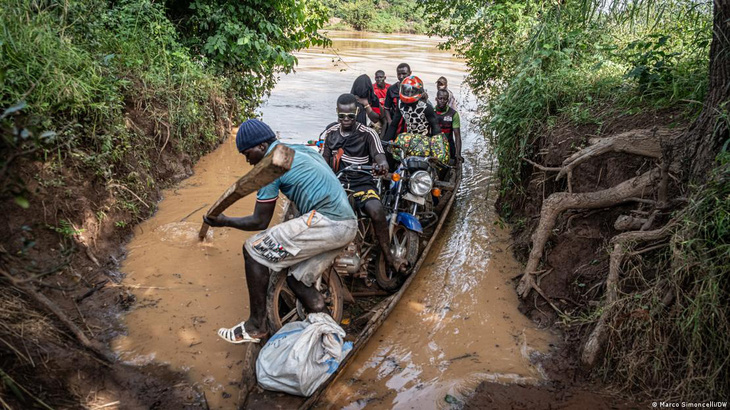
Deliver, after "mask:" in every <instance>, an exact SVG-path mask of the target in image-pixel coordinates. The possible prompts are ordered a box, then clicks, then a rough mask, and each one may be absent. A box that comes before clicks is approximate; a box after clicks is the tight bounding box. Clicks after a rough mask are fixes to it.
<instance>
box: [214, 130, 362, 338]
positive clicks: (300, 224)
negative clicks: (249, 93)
mask: <svg viewBox="0 0 730 410" xmlns="http://www.w3.org/2000/svg"><path fill="white" fill-rule="evenodd" d="M278 144H281V143H280V142H279V141H278V140H277V139H276V135H275V134H274V132H273V131H272V130H271V128H269V126H268V125H266V124H264V123H263V122H261V121H259V120H256V119H251V120H248V121H245V122H244V123H243V124H241V126H240V128H239V129H238V133H237V134H236V147H237V148H238V151H239V152H240V153H242V154H243V155H245V156H246V161H248V162H249V163H250V164H252V165H256V164H258V163H259V161H261V160H262V159H263V158H264V156H266V154H268V153H269V152H270V151H271V150H272V149H273V148H274V147H275V146H276V145H278ZM287 145H288V146H289V147H290V148H291V149H293V150H294V152H295V154H294V161H293V162H292V166H291V169H290V170H289V171H287V172H286V173H285V174H284V175H282V176H281V177H279V178H277V179H276V180H274V181H273V182H272V183H270V184H269V185H266V186H264V187H263V188H261V189H260V190H259V191H258V193H257V195H256V206H255V208H254V212H253V214H252V215H249V216H246V217H243V218H231V217H227V216H225V215H223V214H221V215H219V216H217V217H203V219H204V221H205V222H206V223H207V224H209V225H210V226H226V227H231V228H236V229H241V230H244V231H259V230H262V229H266V228H267V227H268V226H269V222H270V221H271V217H272V216H273V215H274V210H275V209H276V200H277V198H278V196H279V191H281V192H282V193H283V194H284V196H286V197H287V198H289V200H290V201H292V202H293V203H294V205H296V207H297V209H298V210H299V211H300V212H301V215H302V216H300V217H298V218H294V219H291V220H289V221H286V222H282V223H280V224H278V225H274V226H272V227H271V228H269V229H266V230H264V231H262V232H259V233H258V234H256V235H254V236H252V237H251V238H249V239H248V240H247V241H246V242H245V244H244V246H243V259H244V264H245V269H246V283H247V285H248V296H249V304H250V307H251V309H250V312H251V313H250V316H249V318H248V320H246V321H243V322H241V323H239V324H237V325H235V326H233V327H231V328H221V329H219V330H218V335H219V336H220V337H221V338H223V339H224V340H225V341H227V342H230V343H246V342H253V343H257V342H259V341H260V340H261V338H263V337H266V336H267V335H268V328H267V324H266V310H267V309H266V292H267V290H268V284H269V275H270V271H269V269H271V270H275V271H280V270H282V269H286V268H289V275H288V276H287V284H288V285H289V288H290V289H291V290H292V291H293V292H294V294H295V295H296V296H297V298H298V299H299V300H300V301H301V302H302V304H303V305H304V308H305V309H306V310H307V312H309V313H315V312H327V307H326V306H325V302H324V298H323V297H322V295H321V294H320V293H319V292H318V291H317V289H315V288H314V286H313V285H314V284H315V283H316V281H317V279H319V277H320V275H321V274H322V272H323V271H324V270H325V269H326V268H327V266H328V265H329V264H331V263H332V261H333V260H334V258H335V257H336V256H337V254H338V253H339V252H340V250H341V249H342V248H343V247H345V246H347V244H349V243H350V242H351V241H352V240H353V239H354V238H355V234H356V233H357V219H356V217H355V213H354V212H353V211H352V208H351V207H350V204H349V202H348V200H347V194H345V191H344V190H343V189H342V186H341V185H340V182H339V181H338V180H337V178H336V177H335V175H334V174H333V173H332V170H331V169H330V168H329V166H328V165H327V164H326V163H325V162H324V160H323V159H322V157H321V156H320V155H319V154H318V153H317V152H315V151H314V150H312V149H310V148H307V147H306V146H303V145H289V144H287Z"/></svg>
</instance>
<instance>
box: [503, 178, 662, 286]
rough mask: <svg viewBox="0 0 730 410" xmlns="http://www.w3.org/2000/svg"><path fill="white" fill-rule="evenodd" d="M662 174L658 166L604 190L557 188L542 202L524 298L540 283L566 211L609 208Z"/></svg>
mask: <svg viewBox="0 0 730 410" xmlns="http://www.w3.org/2000/svg"><path fill="white" fill-rule="evenodd" d="M660 176H661V172H660V170H659V169H658V168H656V169H653V170H651V171H648V172H645V173H644V174H642V175H640V176H638V177H635V178H632V179H629V180H627V181H624V182H622V183H620V184H619V185H616V186H615V187H612V188H608V189H604V190H602V191H597V192H587V193H579V194H571V193H567V192H556V193H554V194H552V195H550V196H549V197H548V198H547V199H546V200H545V202H544V203H543V205H542V210H541V211H540V224H539V225H538V227H537V229H536V230H535V233H534V234H533V235H532V250H531V251H530V257H529V259H528V260H527V266H526V267H525V272H524V274H523V275H522V279H521V280H520V283H519V285H518V286H517V294H518V295H519V296H520V297H521V298H525V297H527V295H528V294H529V293H530V291H531V290H532V289H535V288H536V287H537V283H536V281H535V277H534V275H535V272H536V271H537V267H538V265H539V263H540V259H541V258H542V253H543V250H544V249H545V244H546V243H547V240H548V238H549V236H550V233H551V232H552V230H553V228H554V227H555V222H556V220H557V218H558V216H559V215H560V214H561V213H562V212H563V211H566V210H568V209H574V208H582V209H595V208H605V207H609V206H614V205H617V204H620V203H623V202H628V201H631V199H632V198H633V197H641V196H643V195H644V194H647V193H650V192H652V191H653V189H654V185H655V183H656V182H657V181H658V180H659V178H660Z"/></svg>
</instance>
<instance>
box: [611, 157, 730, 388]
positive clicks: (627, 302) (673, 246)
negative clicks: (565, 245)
mask: <svg viewBox="0 0 730 410" xmlns="http://www.w3.org/2000/svg"><path fill="white" fill-rule="evenodd" d="M678 219H679V220H678V224H677V228H676V230H675V232H674V234H673V235H672V237H671V240H670V241H669V242H668V243H667V244H666V246H665V247H664V248H661V249H660V250H658V251H656V252H653V253H650V254H647V255H645V256H644V255H642V256H638V257H633V258H632V259H631V260H630V261H628V262H627V263H625V266H624V272H626V273H625V276H624V278H623V281H622V282H623V283H622V284H621V286H620V288H621V289H626V290H629V291H627V292H626V293H625V294H623V297H622V298H621V299H620V300H619V301H618V302H617V303H616V305H615V306H614V307H613V310H612V313H611V316H612V318H611V323H613V324H614V327H613V328H612V329H611V334H610V336H609V340H610V343H609V345H608V348H607V354H606V356H605V360H604V363H603V366H602V368H601V374H602V375H603V377H604V378H605V379H607V380H622V381H623V384H624V385H625V386H627V387H630V388H633V389H635V388H640V389H642V390H645V391H648V392H649V393H651V394H653V395H654V397H662V398H664V399H665V400H672V399H674V400H687V399H688V398H692V399H693V400H698V401H709V400H721V399H723V398H726V397H728V396H729V395H730V384H729V383H728V380H730V339H728V334H730V304H728V301H729V300H730V275H728V272H730V154H729V153H727V152H724V153H722V154H721V161H720V166H719V167H718V168H716V169H715V170H714V171H713V173H712V175H711V176H710V178H709V180H708V183H707V185H706V186H705V187H704V188H702V189H701V190H698V191H697V192H696V193H695V195H693V196H692V199H691V201H690V204H689V205H688V206H687V208H686V209H685V210H684V212H683V213H682V214H681V216H679V218H678Z"/></svg>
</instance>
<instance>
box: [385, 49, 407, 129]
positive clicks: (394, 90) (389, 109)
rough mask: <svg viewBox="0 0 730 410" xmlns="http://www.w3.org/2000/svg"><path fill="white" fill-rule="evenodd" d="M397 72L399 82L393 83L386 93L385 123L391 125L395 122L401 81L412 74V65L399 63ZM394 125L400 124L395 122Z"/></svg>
mask: <svg viewBox="0 0 730 410" xmlns="http://www.w3.org/2000/svg"><path fill="white" fill-rule="evenodd" d="M395 72H396V74H397V75H398V82H397V83H395V84H393V85H391V86H390V87H389V88H388V92H387V93H386V94H385V123H386V124H387V125H390V124H392V122H393V117H394V116H395V112H396V110H397V109H398V99H399V94H400V82H401V81H403V79H404V78H406V77H408V76H410V75H411V66H409V65H408V64H406V63H400V64H398V68H397V69H396V71H395ZM393 126H395V127H397V126H398V124H393Z"/></svg>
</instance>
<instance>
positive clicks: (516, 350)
mask: <svg viewBox="0 0 730 410" xmlns="http://www.w3.org/2000/svg"><path fill="white" fill-rule="evenodd" d="M463 156H464V157H465V166H464V177H463V180H462V185H461V188H460V189H459V192H458V194H457V197H456V201H455V203H454V207H453V209H452V211H451V217H450V218H449V220H448V222H447V224H446V225H445V226H444V228H443V230H442V236H440V240H438V241H437V242H436V243H435V245H434V247H433V248H432V249H431V252H430V253H429V256H428V258H427V259H426V262H425V263H424V265H423V267H422V268H421V270H420V271H419V272H418V276H417V277H416V279H415V280H414V281H413V284H412V285H411V287H409V288H408V290H407V292H406V293H405V295H404V296H403V298H402V299H401V301H400V302H399V304H398V305H397V306H396V308H395V309H394V310H393V312H392V313H391V315H390V316H389V317H388V320H387V321H386V322H385V324H384V325H383V326H382V327H381V328H380V329H379V331H378V332H377V333H376V334H375V335H374V336H373V339H372V341H371V342H370V343H369V344H368V345H367V346H366V347H365V349H363V351H361V352H360V353H359V355H358V356H357V357H356V358H355V360H354V362H353V363H352V365H350V366H349V367H348V368H347V369H346V371H345V373H344V374H342V376H341V377H340V378H339V379H338V383H337V386H336V387H335V388H334V389H331V390H330V392H329V394H328V395H327V397H326V398H325V400H323V401H322V403H321V405H320V407H321V408H343V407H344V408H347V409H360V408H365V407H367V408H406V409H411V408H414V409H426V408H438V407H448V406H451V405H457V406H458V403H459V402H460V401H462V400H463V396H464V395H465V394H468V393H469V392H470V391H473V390H474V388H475V387H476V386H477V385H478V384H479V382H481V381H483V380H489V381H496V382H503V383H510V382H519V383H528V384H529V383H536V382H538V381H540V380H541V379H542V374H541V372H540V370H539V369H538V368H536V367H534V366H533V365H532V364H531V362H530V358H531V357H532V356H533V355H536V354H539V352H540V351H544V350H545V348H546V347H547V346H548V344H549V343H550V341H551V336H550V335H548V334H546V333H544V332H542V331H539V330H537V329H536V328H535V326H534V324H533V323H532V322H530V321H529V320H528V319H527V318H525V317H524V316H523V315H522V314H520V313H519V312H518V311H517V305H518V301H517V297H516V295H515V293H514V290H513V287H512V285H511V283H510V278H511V277H513V276H514V275H516V274H518V273H519V272H520V265H519V264H518V263H517V261H515V259H514V257H513V256H512V252H511V251H510V250H509V249H508V247H509V243H510V242H509V233H508V231H507V230H506V228H505V227H503V226H501V225H500V224H499V220H498V219H497V217H496V216H495V214H494V212H493V210H494V200H495V198H496V192H495V181H493V178H494V175H493V172H492V170H493V169H494V166H493V161H492V160H491V157H490V154H489V152H488V146H487V143H486V142H485V141H484V139H483V138H482V137H480V136H476V135H473V134H470V135H469V137H468V139H467V140H466V141H465V145H464V152H463Z"/></svg>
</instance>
